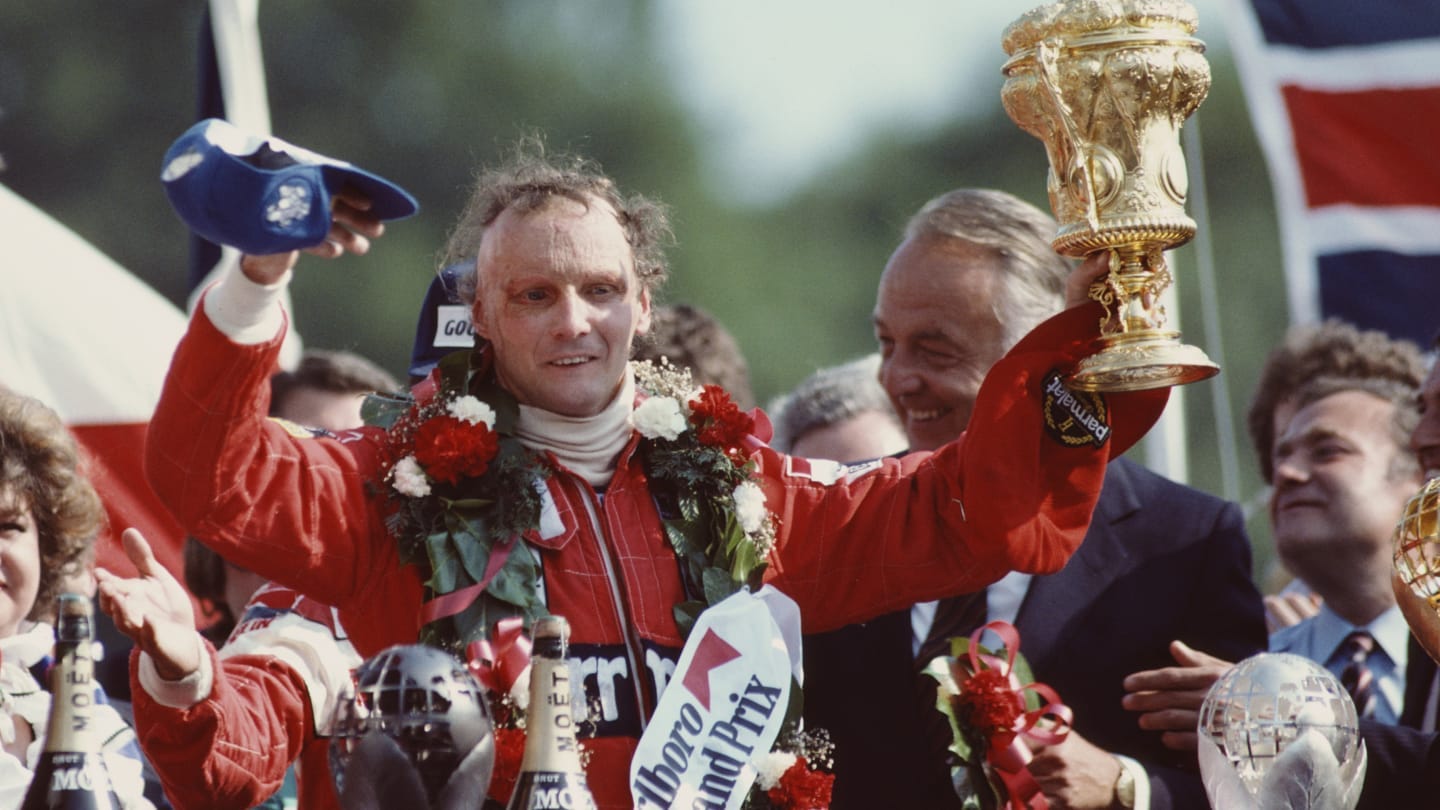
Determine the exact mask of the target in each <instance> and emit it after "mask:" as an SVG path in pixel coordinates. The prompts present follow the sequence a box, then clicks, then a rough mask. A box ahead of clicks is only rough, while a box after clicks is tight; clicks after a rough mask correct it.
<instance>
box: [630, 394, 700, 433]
mask: <svg viewBox="0 0 1440 810" xmlns="http://www.w3.org/2000/svg"><path fill="white" fill-rule="evenodd" d="M630 418H631V421H633V422H634V423H635V429H636V430H638V431H640V435H642V436H644V437H645V438H647V439H660V438H664V439H672V440H673V439H676V438H679V436H680V434H681V433H684V432H685V428H686V427H687V425H688V423H687V422H686V421H685V411H684V410H683V409H681V407H680V403H679V401H677V400H675V399H673V398H671V397H650V398H649V399H647V400H645V401H644V402H642V403H640V404H639V405H638V406H636V408H635V412H634V413H633V414H631V417H630Z"/></svg>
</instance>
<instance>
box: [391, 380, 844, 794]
mask: <svg viewBox="0 0 1440 810" xmlns="http://www.w3.org/2000/svg"><path fill="white" fill-rule="evenodd" d="M631 368H632V371H633V373H634V375H635V379H636V384H637V389H639V390H640V391H641V392H642V393H644V394H645V399H644V400H643V401H641V402H640V403H639V404H638V405H637V406H636V408H635V411H634V413H633V415H632V421H633V423H634V425H635V428H636V430H637V431H638V432H639V433H640V434H641V437H642V439H641V442H640V446H639V451H638V455H639V458H640V461H641V464H642V465H643V469H644V471H645V474H646V476H647V478H648V479H649V484H650V489H651V493H652V495H653V496H654V497H655V500H656V504H657V506H658V507H659V510H660V516H661V521H662V523H663V524H664V529H665V535H666V538H667V539H668V541H669V542H670V545H671V547H672V548H673V549H674V551H675V553H676V555H677V557H678V558H679V559H680V560H682V561H683V565H682V566H681V575H682V579H683V581H684V585H685V592H686V594H687V595H689V597H690V598H688V599H687V600H686V601H684V602H682V603H680V604H678V605H676V606H675V608H674V611H675V621H676V624H677V626H678V627H679V628H680V631H681V635H682V636H688V635H689V633H690V630H691V628H692V627H693V626H694V622H695V619H696V618H697V617H698V616H699V615H700V612H701V611H703V610H704V609H705V608H706V607H708V606H710V605H712V604H716V603H718V602H720V601H723V600H724V599H725V598H726V597H728V596H730V595H731V594H733V593H735V592H736V591H738V590H739V589H740V588H742V587H745V586H746V585H750V586H756V587H758V585H759V584H760V578H761V576H762V575H763V573H764V571H765V567H766V564H767V560H768V558H769V555H770V552H771V551H772V550H773V548H774V545H775V535H776V528H777V522H776V518H775V517H774V515H772V514H770V512H769V510H768V509H767V508H766V506H765V493H764V491H763V490H762V489H761V488H760V487H759V485H757V484H756V483H755V480H754V478H755V475H754V473H755V463H754V461H752V460H751V459H750V458H749V452H748V449H749V443H750V442H751V441H752V440H751V438H750V437H751V434H752V433H753V432H754V430H755V422H754V418H753V417H751V416H750V415H748V414H746V413H744V412H742V411H741V410H740V409H739V407H737V406H736V405H735V403H734V402H733V401H732V400H731V399H730V397H729V395H728V394H727V393H726V392H725V391H724V389H722V388H720V387H718V386H713V385H706V386H700V387H697V386H696V385H694V383H693V382H692V380H691V377H690V374H689V372H688V371H686V370H684V369H679V368H677V367H675V366H671V365H670V364H669V363H668V361H665V360H663V359H662V360H661V362H660V364H658V365H656V364H653V363H648V362H637V363H632V364H631ZM365 416H366V421H367V423H369V424H372V425H378V426H380V427H384V428H385V429H386V430H387V441H386V445H385V457H384V461H383V466H382V473H383V478H382V480H383V482H384V483H385V484H386V485H387V486H388V493H389V495H390V497H391V499H392V502H393V503H394V505H395V511H394V512H393V513H392V515H391V516H390V518H389V522H388V528H389V530H390V532H391V534H392V535H393V536H394V537H395V538H396V539H397V542H398V543H399V546H400V553H401V558H402V560H403V561H404V562H406V563H410V564H417V565H420V566H421V567H422V570H426V571H428V572H429V578H428V579H426V580H425V587H426V589H427V592H428V593H429V594H430V595H432V596H433V597H435V598H434V599H432V601H431V602H430V603H429V605H428V606H427V609H428V607H429V606H433V605H436V604H439V603H446V606H445V607H443V608H440V609H438V610H437V611H435V612H434V613H435V615H433V616H427V617H426V623H425V626H424V628H423V629H422V631H421V638H420V640H421V641H422V642H423V643H427V644H432V645H435V646H439V647H442V648H445V649H448V650H450V651H451V652H453V653H455V654H456V655H459V656H461V657H462V658H464V659H465V660H466V661H468V662H469V665H470V668H471V669H472V671H474V672H475V674H476V675H477V677H478V678H479V679H480V680H481V681H482V683H484V684H485V685H486V687H487V689H489V691H490V692H491V694H492V703H495V704H497V705H496V707H495V708H496V712H497V714H496V719H497V725H496V747H497V761H496V765H495V780H494V781H495V784H494V786H493V788H492V790H491V796H492V798H496V799H498V800H500V801H502V802H503V801H507V800H508V793H509V792H510V791H511V790H513V788H514V780H515V778H516V776H517V772H518V768H519V760H520V754H521V752H522V750H523V747H524V739H525V730H524V711H523V708H522V706H523V703H521V701H523V700H524V696H523V695H521V694H518V693H519V692H523V691H524V682H523V679H521V678H520V670H521V669H522V668H523V666H524V664H523V661H524V660H528V648H527V649H525V650H524V652H523V653H521V652H519V649H520V648H523V647H525V641H526V640H525V639H524V638H523V627H528V626H529V625H530V623H531V622H532V621H533V620H534V619H536V618H538V617H540V616H541V615H544V614H545V613H546V609H545V606H544V605H542V604H541V603H540V600H539V597H538V595H537V589H536V583H537V581H538V578H539V576H540V570H539V562H538V556H537V555H536V554H535V553H534V552H533V551H532V550H531V549H530V547H529V545H528V544H527V543H526V542H525V541H526V540H528V539H532V538H535V537H537V536H538V535H537V531H538V526H539V522H540V496H539V491H540V487H541V486H542V485H543V481H544V479H545V478H546V477H548V476H549V475H551V474H552V473H553V472H554V471H553V469H551V468H550V467H549V465H548V463H547V461H546V460H545V458H544V457H543V456H542V455H541V454H540V453H537V452H535V451H533V450H530V449H528V448H526V447H524V446H523V445H522V444H521V443H520V441H519V439H517V438H516V437H515V424H516V422H517V420H518V418H519V406H518V405H517V404H516V402H515V400H514V397H513V396H511V395H510V393H509V392H507V391H505V390H504V389H503V388H501V387H500V386H499V385H498V384H496V383H495V382H494V380H493V378H492V377H491V375H490V374H489V373H488V368H487V364H486V362H485V358H484V356H483V355H481V354H480V353H478V352H475V353H471V352H459V353H456V354H453V355H450V356H448V357H446V358H445V359H444V360H442V361H441V362H440V364H439V365H438V366H437V369H436V372H435V374H434V375H433V376H432V377H431V378H430V379H429V380H428V381H427V383H426V384H422V385H421V386H417V390H416V391H414V392H412V396H411V397H409V398H392V397H371V398H370V399H369V400H368V401H367V403H366V406H365ZM830 750H831V746H830V743H829V741H828V737H825V736H824V735H823V733H821V734H810V735H807V734H790V735H787V736H786V737H785V738H783V739H782V740H781V742H780V744H778V745H777V746H776V747H775V750H774V751H772V752H771V753H770V754H768V755H767V756H766V758H765V759H764V764H765V769H764V771H763V772H762V774H761V777H760V779H759V780H758V781H757V786H758V789H757V790H754V791H752V795H751V798H750V800H749V803H748V805H747V806H748V807H751V808H754V810H765V808H776V810H818V809H819V808H825V807H828V806H829V801H830V788H831V785H832V784H833V781H834V776H833V775H831V774H829V773H828V772H827V771H828V769H829V767H830V765H831V760H830Z"/></svg>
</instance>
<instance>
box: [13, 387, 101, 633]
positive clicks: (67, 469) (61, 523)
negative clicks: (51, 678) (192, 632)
mask: <svg viewBox="0 0 1440 810" xmlns="http://www.w3.org/2000/svg"><path fill="white" fill-rule="evenodd" d="M0 495H3V496H4V497H5V499H6V500H8V501H10V503H11V505H23V506H28V507H29V508H30V512H31V514H32V515H33V516H34V519H35V528H36V533H37V535H38V536H39V543H40V588H39V592H38V593H37V594H36V595H35V604H34V605H31V606H30V612H29V616H30V618H35V617H37V616H43V615H45V614H46V613H47V612H48V610H49V608H50V607H51V604H52V603H53V602H54V601H55V597H56V596H57V595H59V590H60V587H61V583H62V582H63V581H64V580H65V577H66V576H68V575H70V574H74V573H78V572H79V570H80V568H81V566H83V565H84V564H85V562H86V560H87V555H88V554H89V552H90V550H91V549H92V548H93V547H94V544H95V536H96V534H97V533H99V531H100V528H101V527H102V526H103V525H104V521H105V512H104V509H103V508H102V507H101V505H100V496H99V495H97V494H96V493H95V488H94V487H93V486H91V485H90V482H89V481H88V480H86V478H85V476H84V475H83V474H82V473H81V471H80V452H79V449H78V446H77V445H76V443H75V438H74V437H73V436H71V435H70V431H68V430H67V429H66V428H65V424H64V423H63V422H61V421H60V417H59V416H58V415H57V414H56V413H55V412H54V411H53V410H51V409H50V408H48V407H46V406H45V405H44V404H43V403H42V402H40V401H39V400H37V399H35V398H33V397H27V396H25V395H23V394H18V393H16V392H14V391H11V390H9V389H6V388H4V387H0Z"/></svg>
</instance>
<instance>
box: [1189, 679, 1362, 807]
mask: <svg viewBox="0 0 1440 810" xmlns="http://www.w3.org/2000/svg"><path fill="white" fill-rule="evenodd" d="M1197 730H1198V732H1199V747H1200V750H1199V756H1200V774H1201V778H1202V780H1203V781H1204V783H1205V793H1206V794H1207V795H1208V796H1209V797H1210V806H1211V807H1214V808H1224V810H1248V809H1249V808H1262V809H1263V810H1353V808H1354V807H1355V803H1356V802H1358V801H1359V799H1360V787H1361V785H1362V784H1363V783H1364V781H1365V763H1366V753H1365V742H1364V741H1363V740H1361V739H1360V731H1359V722H1358V719H1357V717H1356V714H1355V704H1354V703H1353V702H1352V701H1351V700H1350V695H1349V694H1347V693H1346V691H1345V689H1344V687H1342V686H1341V685H1340V681H1339V679H1337V678H1336V677H1335V676H1334V675H1332V674H1331V673H1330V672H1329V671H1328V670H1326V669H1325V668H1324V667H1322V666H1320V665H1319V664H1317V663H1315V662H1314V661H1311V660H1310V659H1308V658H1303V657H1301V656H1298V655H1292V654H1290V653H1260V654H1259V655H1254V656H1251V657H1249V658H1247V659H1245V660H1244V661H1241V662H1240V663H1238V664H1236V665H1235V666H1233V667H1231V668H1230V670H1229V671H1228V672H1226V674H1225V675H1223V676H1222V677H1221V678H1220V680H1218V681H1216V682H1215V684H1214V685H1213V686H1211V687H1210V692H1209V694H1207V695H1206V696H1205V702H1204V703H1203V704H1201V706H1200V722H1199V728H1198V729H1197Z"/></svg>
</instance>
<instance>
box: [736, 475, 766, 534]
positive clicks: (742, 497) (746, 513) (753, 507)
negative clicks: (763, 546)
mask: <svg viewBox="0 0 1440 810" xmlns="http://www.w3.org/2000/svg"><path fill="white" fill-rule="evenodd" d="M732 497H734V499H735V519H736V520H738V521H740V528H741V529H743V530H744V531H745V533H746V534H755V533H756V532H758V531H760V527H761V526H764V525H765V518H766V517H768V515H769V513H768V512H766V511H765V493H764V492H762V491H761V490H760V487H758V486H756V485H755V482H754V481H744V482H742V483H741V484H740V486H738V487H735V494H734V495H733V496H732Z"/></svg>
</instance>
